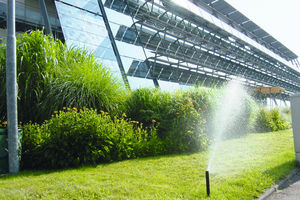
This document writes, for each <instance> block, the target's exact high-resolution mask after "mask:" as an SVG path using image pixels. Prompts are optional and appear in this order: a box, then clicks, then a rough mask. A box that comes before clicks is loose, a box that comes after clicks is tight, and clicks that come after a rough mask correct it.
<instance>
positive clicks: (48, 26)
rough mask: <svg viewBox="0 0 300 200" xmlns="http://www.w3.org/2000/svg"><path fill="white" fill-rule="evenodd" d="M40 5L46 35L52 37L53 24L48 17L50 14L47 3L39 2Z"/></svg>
mask: <svg viewBox="0 0 300 200" xmlns="http://www.w3.org/2000/svg"><path fill="white" fill-rule="evenodd" d="M39 4H40V8H41V11H42V15H43V19H44V22H45V31H46V34H50V35H52V29H51V24H50V20H49V16H48V13H47V8H46V4H45V1H44V0H39Z"/></svg>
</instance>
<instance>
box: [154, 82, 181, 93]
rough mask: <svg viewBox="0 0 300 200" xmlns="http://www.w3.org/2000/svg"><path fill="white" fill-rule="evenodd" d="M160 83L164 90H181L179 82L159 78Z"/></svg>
mask: <svg viewBox="0 0 300 200" xmlns="http://www.w3.org/2000/svg"><path fill="white" fill-rule="evenodd" d="M158 84H159V87H160V88H161V90H162V91H168V92H174V91H176V90H180V86H179V83H174V82H167V81H160V80H158Z"/></svg>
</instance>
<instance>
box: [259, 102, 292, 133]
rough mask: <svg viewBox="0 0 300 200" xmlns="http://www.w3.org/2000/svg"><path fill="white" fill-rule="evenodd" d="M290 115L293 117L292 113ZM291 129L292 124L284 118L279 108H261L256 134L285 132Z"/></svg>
mask: <svg viewBox="0 0 300 200" xmlns="http://www.w3.org/2000/svg"><path fill="white" fill-rule="evenodd" d="M289 115H291V113H290V112H289ZM290 127H291V123H290V122H289V121H288V119H285V118H284V114H283V113H282V112H280V110H279V109H278V108H272V109H267V108H264V107H263V108H259V111H258V114H257V119H256V125H255V131H256V132H271V131H278V130H285V129H288V128H290Z"/></svg>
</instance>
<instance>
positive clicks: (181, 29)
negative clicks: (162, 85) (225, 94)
mask: <svg viewBox="0 0 300 200" xmlns="http://www.w3.org/2000/svg"><path fill="white" fill-rule="evenodd" d="M126 2H127V6H128V8H131V10H133V11H134V12H133V13H132V16H133V17H134V19H135V20H136V22H135V24H136V25H137V26H139V30H138V36H139V37H140V38H141V41H142V46H143V47H144V48H146V49H148V50H153V51H154V52H155V62H156V61H157V59H156V58H157V57H160V59H161V61H160V62H165V67H157V66H158V65H155V67H152V70H153V72H152V73H153V74H154V75H155V74H156V75H157V78H162V77H164V76H162V74H163V73H170V74H168V75H167V74H166V77H168V78H169V80H171V79H173V78H174V79H176V80H177V81H176V82H181V81H184V83H185V82H186V81H189V80H190V79H193V77H197V81H198V80H200V78H199V76H194V75H192V76H190V73H192V70H194V71H195V72H196V73H198V74H199V73H200V72H201V73H203V72H204V74H206V75H207V76H212V74H210V75H209V73H210V72H209V71H208V69H212V70H213V71H214V72H215V75H214V76H212V77H211V78H209V79H210V82H215V83H216V84H220V82H222V81H220V80H228V79H230V78H231V77H232V76H241V77H243V78H245V79H246V80H251V81H249V82H247V83H246V84H250V85H251V84H252V85H259V84H263V85H273V86H277V87H283V88H285V89H286V91H287V92H286V93H285V95H288V94H290V93H293V92H298V91H299V90H300V78H299V77H300V73H299V72H297V71H295V70H293V69H291V68H289V67H287V66H285V65H284V64H283V63H280V61H278V60H276V59H275V58H273V57H271V56H270V55H268V54H266V53H264V52H262V51H260V50H258V49H256V48H254V47H253V46H251V44H246V43H245V42H244V41H242V40H240V39H239V38H236V37H235V36H233V35H232V34H230V33H227V32H226V31H224V30H221V29H220V28H219V27H217V26H216V25H214V24H212V23H210V22H208V21H206V20H205V19H203V18H201V17H199V16H198V17H197V16H195V15H191V14H190V12H189V11H186V10H185V9H184V8H182V7H179V6H175V4H172V3H171V1H164V4H163V5H161V4H158V3H156V2H155V1H154V0H147V1H141V2H139V3H137V2H136V1H133V0H126ZM137 7H138V9H137ZM154 8H155V9H154ZM144 27H145V28H147V30H149V29H150V30H152V31H153V32H154V33H153V34H150V33H147V31H144V30H143V29H144ZM171 38H176V40H173V41H172V40H171ZM249 46H251V48H249ZM147 59H148V60H149V59H150V60H151V58H147ZM171 59H177V60H178V61H179V62H178V63H177V64H172V63H171ZM266 60H267V61H266ZM184 63H187V64H184ZM188 63H190V64H193V65H195V66H197V67H190V66H189V65H188ZM179 68H184V69H186V70H185V71H180V70H179ZM166 69H169V71H168V70H166ZM155 70H158V71H159V72H155ZM174 70H175V71H174ZM176 70H178V71H176ZM218 72H222V73H223V74H224V73H225V75H221V74H222V73H221V74H219V73H218ZM171 73H172V76H171ZM179 74H180V75H179ZM185 74H187V76H185ZM228 75H229V76H228ZM184 77H187V78H185V79H184ZM200 77H201V76H200ZM213 79H216V81H212V80H213ZM174 81H175V80H174ZM204 82H207V81H206V80H205V81H204Z"/></svg>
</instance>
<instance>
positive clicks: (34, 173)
mask: <svg viewBox="0 0 300 200" xmlns="http://www.w3.org/2000/svg"><path fill="white" fill-rule="evenodd" d="M194 154H195V155H196V154H199V153H183V154H170V155H159V156H154V157H142V158H134V159H128V160H121V161H114V162H110V163H99V164H94V165H84V166H80V167H69V168H62V169H44V170H43V169H32V170H30V169H26V170H20V172H19V173H18V174H0V180H1V179H14V178H17V177H30V176H41V175H47V174H52V173H61V172H66V171H73V170H79V171H81V170H89V169H95V168H97V167H99V166H103V167H104V166H109V165H113V164H116V163H122V162H128V161H130V162H147V161H151V160H159V159H162V158H164V159H166V158H176V157H180V158H183V157H185V156H187V157H188V156H191V155H194Z"/></svg>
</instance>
